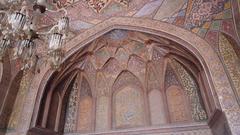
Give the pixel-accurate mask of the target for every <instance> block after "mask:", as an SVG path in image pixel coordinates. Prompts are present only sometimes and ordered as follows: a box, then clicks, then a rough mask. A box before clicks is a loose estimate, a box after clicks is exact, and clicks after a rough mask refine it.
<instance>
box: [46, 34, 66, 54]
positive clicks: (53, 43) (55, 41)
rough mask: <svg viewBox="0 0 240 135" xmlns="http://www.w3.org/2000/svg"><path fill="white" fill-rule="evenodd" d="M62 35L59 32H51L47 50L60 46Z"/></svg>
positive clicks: (56, 48)
mask: <svg viewBox="0 0 240 135" xmlns="http://www.w3.org/2000/svg"><path fill="white" fill-rule="evenodd" d="M62 43H63V35H62V34H60V33H53V34H52V35H51V37H50V40H49V51H52V50H58V49H60V48H61V47H62Z"/></svg>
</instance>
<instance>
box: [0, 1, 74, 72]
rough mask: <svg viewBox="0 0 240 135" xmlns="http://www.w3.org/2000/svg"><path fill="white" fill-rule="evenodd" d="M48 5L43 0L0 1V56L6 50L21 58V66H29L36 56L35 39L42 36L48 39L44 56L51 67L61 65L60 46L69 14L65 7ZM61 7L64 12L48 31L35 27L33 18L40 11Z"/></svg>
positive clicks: (58, 10) (6, 52)
mask: <svg viewBox="0 0 240 135" xmlns="http://www.w3.org/2000/svg"><path fill="white" fill-rule="evenodd" d="M0 2H2V1H0ZM47 5H48V3H47V2H46V1H45V0H37V1H35V2H31V1H27V0H6V1H4V2H2V3H0V60H2V59H3V57H4V56H6V54H8V55H13V58H19V59H20V60H21V62H22V64H23V67H22V69H24V70H26V69H30V68H31V67H33V66H34V64H36V61H37V59H38V56H37V54H36V40H39V39H40V38H41V39H43V40H46V42H48V51H47V52H48V53H47V56H48V57H49V59H48V60H49V61H50V63H51V65H52V67H53V68H58V67H59V66H60V65H61V63H62V57H63V48H62V46H63V44H64V42H65V41H66V37H67V35H68V29H69V18H68V17H67V11H66V9H65V8H61V9H57V10H50V9H48V8H47ZM62 11H63V12H64V15H63V16H62V17H61V18H60V19H59V20H58V22H56V24H55V25H54V26H52V27H51V29H50V30H49V31H46V32H40V30H38V27H37V22H36V21H37V20H38V18H39V16H40V15H41V14H44V13H46V12H62ZM43 37H44V38H43ZM11 50H12V51H11ZM10 52H14V53H10Z"/></svg>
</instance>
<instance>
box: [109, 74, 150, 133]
mask: <svg viewBox="0 0 240 135" xmlns="http://www.w3.org/2000/svg"><path fill="white" fill-rule="evenodd" d="M144 106H145V103H144V90H143V89H142V86H141V82H140V81H139V80H138V79H137V78H136V76H134V75H133V74H132V73H131V72H129V71H123V72H122V73H120V74H119V76H118V78H117V79H116V81H115V83H114V84H113V97H112V108H113V109H112V117H113V119H112V126H113V128H115V129H116V128H117V129H118V128H126V127H138V126H143V125H145V121H146V120H145V113H146V112H145V109H144ZM123 108H125V109H123Z"/></svg>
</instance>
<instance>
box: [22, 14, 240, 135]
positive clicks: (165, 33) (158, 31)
mask: <svg viewBox="0 0 240 135" xmlns="http://www.w3.org/2000/svg"><path fill="white" fill-rule="evenodd" d="M113 29H126V30H134V31H139V32H144V33H149V34H153V35H158V36H161V37H165V38H168V39H170V40H173V41H175V42H178V43H179V44H181V45H183V46H184V47H185V48H187V49H188V50H190V51H191V52H193V54H194V55H195V56H196V57H197V58H198V59H199V61H200V62H201V64H202V66H203V68H204V71H205V72H206V74H207V81H208V82H209V83H210V84H212V87H211V90H212V92H211V93H212V94H213V96H216V97H218V99H217V98H215V99H214V101H216V102H217V103H218V101H219V102H220V107H221V108H222V110H223V111H224V112H225V114H226V117H227V119H228V123H229V125H230V129H231V131H232V133H233V134H234V133H237V131H238V128H239V127H240V126H237V125H240V122H237V121H236V120H235V119H236V118H238V119H240V115H238V116H236V113H237V114H240V109H239V106H238V104H237V101H236V99H235V96H234V93H233V90H232V88H231V85H230V83H229V80H228V78H227V75H226V73H225V71H224V68H223V65H222V63H221V61H220V59H219V57H218V55H217V53H216V52H215V51H214V50H213V49H212V48H211V46H210V45H209V44H208V43H207V42H206V41H205V40H203V39H202V38H200V37H198V36H197V35H195V34H193V33H191V32H189V31H187V30H185V29H182V28H179V27H177V26H174V25H171V24H168V23H165V22H160V21H156V20H150V19H141V18H131V17H112V18H110V19H108V20H106V21H104V22H102V23H100V24H98V25H96V26H95V27H93V28H90V29H88V30H87V31H85V32H83V33H82V34H80V35H78V36H77V37H75V38H74V39H72V40H71V41H69V43H68V44H67V45H65V50H66V52H67V54H66V57H65V58H64V61H65V60H67V59H68V58H69V57H70V56H71V55H73V54H74V53H75V52H76V51H78V50H79V49H81V48H82V47H84V46H85V45H87V44H88V43H90V42H92V41H93V40H95V39H96V38H98V37H100V36H102V35H104V34H105V33H107V32H109V31H111V30H113ZM41 69H42V70H43V71H42V72H41V73H40V74H38V75H35V76H34V78H33V81H32V84H31V86H30V89H31V90H30V91H31V92H29V94H28V96H27V100H26V101H25V102H26V103H25V107H24V108H25V109H24V111H25V112H23V118H22V119H23V120H25V121H24V122H23V123H25V124H22V126H21V130H22V131H23V132H27V130H28V129H29V127H33V126H34V122H33V124H32V125H31V126H30V122H31V116H32V115H33V110H31V109H32V108H34V107H37V106H34V103H35V102H38V101H36V97H37V93H38V91H43V89H42V85H44V84H43V83H42V80H43V76H44V75H45V73H47V72H48V71H49V70H51V69H50V66H45V65H44V66H42V67H41ZM232 111H233V112H232Z"/></svg>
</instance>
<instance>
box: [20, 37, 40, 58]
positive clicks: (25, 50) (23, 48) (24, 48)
mask: <svg viewBox="0 0 240 135" xmlns="http://www.w3.org/2000/svg"><path fill="white" fill-rule="evenodd" d="M35 49H36V46H35V44H34V42H33V41H32V40H30V39H25V40H22V41H21V42H20V44H19V45H18V48H17V56H18V57H20V58H22V59H23V60H28V59H31V57H32V56H33V54H34V52H35Z"/></svg>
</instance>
